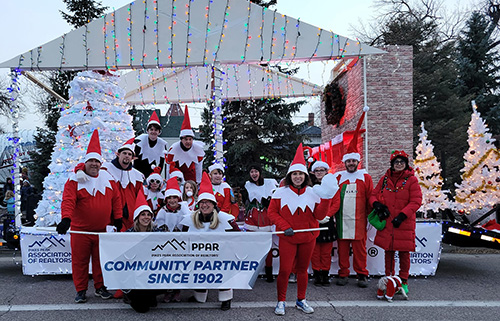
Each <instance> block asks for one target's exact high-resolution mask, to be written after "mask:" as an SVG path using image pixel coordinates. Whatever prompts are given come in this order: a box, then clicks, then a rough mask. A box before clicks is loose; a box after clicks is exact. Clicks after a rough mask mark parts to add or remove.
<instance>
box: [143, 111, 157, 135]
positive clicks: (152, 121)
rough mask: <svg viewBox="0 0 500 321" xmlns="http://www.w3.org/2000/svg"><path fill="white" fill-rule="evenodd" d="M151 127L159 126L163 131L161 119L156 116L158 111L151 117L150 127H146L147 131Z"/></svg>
mask: <svg viewBox="0 0 500 321" xmlns="http://www.w3.org/2000/svg"><path fill="white" fill-rule="evenodd" d="M151 125H158V127H160V130H161V124H160V119H159V118H158V115H156V111H153V114H151V117H149V121H148V126H147V127H146V129H148V128H149V126H151Z"/></svg>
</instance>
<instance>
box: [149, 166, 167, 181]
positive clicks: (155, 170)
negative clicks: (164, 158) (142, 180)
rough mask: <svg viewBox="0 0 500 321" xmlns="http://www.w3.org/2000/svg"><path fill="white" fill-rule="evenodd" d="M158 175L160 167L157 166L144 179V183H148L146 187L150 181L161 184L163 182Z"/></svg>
mask: <svg viewBox="0 0 500 321" xmlns="http://www.w3.org/2000/svg"><path fill="white" fill-rule="evenodd" d="M160 173H161V167H159V166H157V167H155V168H153V172H152V173H151V174H150V175H149V176H148V178H147V179H146V182H147V183H148V185H149V183H150V181H151V180H152V179H157V180H159V181H160V182H161V181H162V180H163V178H162V177H161V175H160Z"/></svg>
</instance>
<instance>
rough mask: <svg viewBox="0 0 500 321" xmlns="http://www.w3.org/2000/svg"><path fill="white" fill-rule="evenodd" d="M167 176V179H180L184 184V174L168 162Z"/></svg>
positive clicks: (173, 163)
mask: <svg viewBox="0 0 500 321" xmlns="http://www.w3.org/2000/svg"><path fill="white" fill-rule="evenodd" d="M168 174H169V176H168V177H177V178H180V179H181V182H184V174H182V172H181V171H180V170H179V169H178V168H177V167H176V166H175V162H170V168H169V172H168Z"/></svg>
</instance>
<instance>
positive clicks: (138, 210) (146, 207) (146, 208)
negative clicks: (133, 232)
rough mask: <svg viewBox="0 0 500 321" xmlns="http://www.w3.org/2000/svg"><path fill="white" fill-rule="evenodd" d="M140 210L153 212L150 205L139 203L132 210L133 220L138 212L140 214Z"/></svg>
mask: <svg viewBox="0 0 500 321" xmlns="http://www.w3.org/2000/svg"><path fill="white" fill-rule="evenodd" d="M142 211H149V212H151V213H153V211H152V210H151V207H149V205H141V206H139V207H138V208H136V209H135V211H134V220H135V218H136V217H137V216H139V214H141V212H142Z"/></svg>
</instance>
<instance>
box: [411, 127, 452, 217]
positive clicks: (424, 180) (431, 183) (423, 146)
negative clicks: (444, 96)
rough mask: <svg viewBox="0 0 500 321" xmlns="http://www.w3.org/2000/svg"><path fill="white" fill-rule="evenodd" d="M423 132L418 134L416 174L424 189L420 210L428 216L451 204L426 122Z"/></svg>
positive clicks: (421, 187) (415, 162)
mask: <svg viewBox="0 0 500 321" xmlns="http://www.w3.org/2000/svg"><path fill="white" fill-rule="evenodd" d="M420 127H421V128H422V132H421V133H420V134H418V137H419V143H418V145H417V148H416V150H415V152H416V154H417V157H416V158H415V161H414V165H415V174H416V176H417V178H418V183H419V185H420V189H421V190H422V206H421V207H420V208H419V210H418V211H419V212H422V213H423V214H424V217H425V218H427V214H428V213H429V212H431V211H432V212H434V213H437V212H438V211H439V210H440V209H441V210H443V209H445V208H448V207H449V206H450V203H449V200H448V197H447V196H446V193H447V192H448V191H444V190H442V189H441V188H442V186H443V178H442V177H441V166H440V164H439V162H438V160H437V158H436V156H434V146H433V145H432V143H431V141H430V140H428V139H427V131H426V130H425V128H424V123H422V124H421V125H420Z"/></svg>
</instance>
